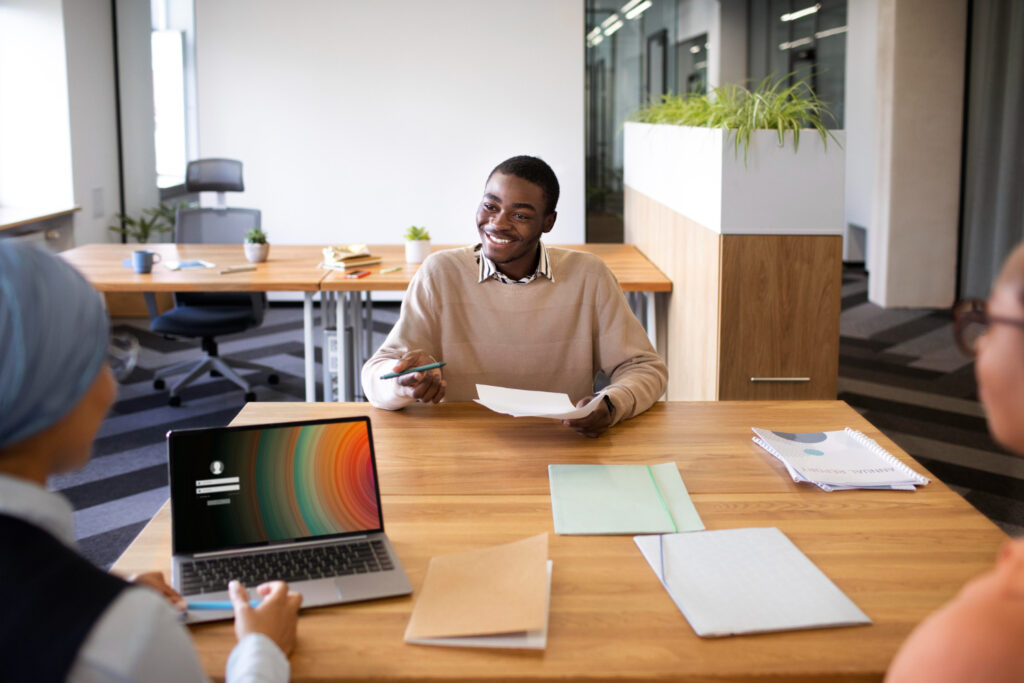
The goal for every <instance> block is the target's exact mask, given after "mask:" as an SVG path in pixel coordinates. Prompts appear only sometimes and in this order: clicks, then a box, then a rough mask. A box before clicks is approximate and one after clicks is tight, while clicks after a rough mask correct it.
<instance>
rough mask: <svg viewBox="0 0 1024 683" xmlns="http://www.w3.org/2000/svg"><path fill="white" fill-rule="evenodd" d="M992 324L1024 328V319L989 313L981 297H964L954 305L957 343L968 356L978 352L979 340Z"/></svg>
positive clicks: (954, 327) (954, 325)
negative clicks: (999, 316)
mask: <svg viewBox="0 0 1024 683" xmlns="http://www.w3.org/2000/svg"><path fill="white" fill-rule="evenodd" d="M991 325H1013V326H1014V327H1019V328H1021V329H1024V320H1014V319H1013V318H998V317H993V316H991V315H989V314H988V306H987V304H986V303H985V302H984V301H982V300H981V299H964V300H963V301H958V302H957V304H956V305H955V306H954V307H953V334H954V335H955V336H956V345H957V346H958V347H959V348H960V350H961V351H962V352H964V353H965V354H967V355H968V356H976V355H977V354H978V340H979V339H981V338H982V336H984V334H985V333H986V332H988V328H989V326H991Z"/></svg>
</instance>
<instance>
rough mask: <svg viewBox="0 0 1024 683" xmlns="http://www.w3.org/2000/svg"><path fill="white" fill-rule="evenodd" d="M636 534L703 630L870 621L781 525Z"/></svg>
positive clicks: (715, 632)
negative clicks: (763, 527)
mask: <svg viewBox="0 0 1024 683" xmlns="http://www.w3.org/2000/svg"><path fill="white" fill-rule="evenodd" d="M633 540H634V541H635V542H636V544H637V547H638V548H640V552H641V553H643V556H644V558H645V559H646V560H647V563H648V564H649V565H650V566H651V569H653V570H654V573H655V574H656V575H657V576H658V580H659V581H661V583H662V585H663V586H664V587H665V589H666V590H667V591H668V593H669V595H670V596H671V597H672V600H673V601H674V602H675V603H676V606H677V607H679V610H680V611H681V612H682V613H683V616H685V617H686V620H687V621H688V622H690V626H692V627H693V630H694V631H695V632H696V633H697V635H698V636H701V637H702V638H713V637H718V636H731V635H739V634H744V633H764V632H768V631H791V630H796V629H808V628H826V627H836V626H853V625H857V624H870V623H871V619H869V618H868V616H867V615H866V614H864V612H862V611H861V610H860V608H859V607H857V605H855V604H854V603H853V601H852V600H850V598H848V597H847V596H846V595H845V594H844V593H843V592H842V591H841V590H839V588H837V587H836V585H835V584H834V583H832V582H831V581H830V580H829V578H828V577H827V576H825V574H823V573H822V571H821V570H820V569H818V568H817V567H816V566H815V565H814V563H813V562H811V561H810V559H808V557H807V556H806V555H804V554H803V553H802V552H800V550H799V549H798V548H797V547H796V546H795V545H793V543H792V542H791V541H790V540H789V539H788V538H786V535H785V534H783V533H782V532H781V531H779V530H778V529H776V528H773V527H770V528H765V529H724V530H721V531H695V532H691V533H686V534H664V535H661V536H636V537H634V538H633Z"/></svg>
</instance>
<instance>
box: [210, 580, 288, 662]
mask: <svg viewBox="0 0 1024 683" xmlns="http://www.w3.org/2000/svg"><path fill="white" fill-rule="evenodd" d="M256 592H257V593H258V594H259V595H260V596H262V598H263V602H261V603H260V606H259V607H256V608H255V609H254V608H253V607H252V606H251V605H250V604H249V593H248V592H246V590H245V587H244V586H243V585H242V584H241V583H239V582H238V581H232V582H231V583H229V584H228V594H229V595H230V596H231V604H233V605H234V607H235V635H236V636H238V639H239V640H241V639H242V638H243V637H245V636H247V635H249V634H250V633H262V634H263V635H265V636H267V637H268V638H270V639H271V640H273V641H274V642H275V643H277V646H278V647H279V648H281V651H282V652H284V654H285V656H286V657H287V656H289V655H291V653H292V650H294V649H295V631H296V629H297V627H298V621H299V607H300V606H301V605H302V594H301V593H292V592H291V591H289V590H288V584H286V583H285V582H284V581H270V582H268V583H262V584H260V585H259V586H257V587H256Z"/></svg>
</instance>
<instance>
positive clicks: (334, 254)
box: [320, 244, 383, 270]
mask: <svg viewBox="0 0 1024 683" xmlns="http://www.w3.org/2000/svg"><path fill="white" fill-rule="evenodd" d="M323 255H324V260H323V261H322V262H321V263H320V267H321V268H328V269H330V270H353V269H358V268H365V267H367V266H375V265H377V264H379V263H380V262H381V261H383V258H382V257H380V256H374V255H373V254H371V253H370V251H369V249H367V247H366V245H365V244H343V245H340V246H332V247H324V249H323Z"/></svg>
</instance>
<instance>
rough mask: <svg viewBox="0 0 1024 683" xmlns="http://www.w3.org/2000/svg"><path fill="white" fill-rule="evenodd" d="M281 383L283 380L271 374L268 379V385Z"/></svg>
mask: <svg viewBox="0 0 1024 683" xmlns="http://www.w3.org/2000/svg"><path fill="white" fill-rule="evenodd" d="M280 382H281V378H280V377H278V376H277V375H275V374H271V375H270V376H268V377H267V384H278V383H280Z"/></svg>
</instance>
